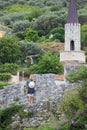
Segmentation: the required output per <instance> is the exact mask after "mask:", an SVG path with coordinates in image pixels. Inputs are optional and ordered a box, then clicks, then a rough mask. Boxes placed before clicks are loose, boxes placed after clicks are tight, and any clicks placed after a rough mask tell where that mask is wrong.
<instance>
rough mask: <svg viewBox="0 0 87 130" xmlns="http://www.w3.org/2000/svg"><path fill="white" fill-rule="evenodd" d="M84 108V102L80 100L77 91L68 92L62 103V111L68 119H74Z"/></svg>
mask: <svg viewBox="0 0 87 130" xmlns="http://www.w3.org/2000/svg"><path fill="white" fill-rule="evenodd" d="M83 108H84V106H83V102H82V100H81V99H79V94H78V91H77V89H72V90H68V92H67V93H66V94H65V96H64V98H63V99H62V102H61V103H60V110H61V111H62V112H63V113H64V114H65V115H66V117H68V118H71V117H73V116H74V115H75V114H76V113H77V112H78V111H80V110H82V109H83Z"/></svg>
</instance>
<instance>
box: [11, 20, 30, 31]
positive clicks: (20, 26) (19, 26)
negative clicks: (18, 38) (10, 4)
mask: <svg viewBox="0 0 87 130" xmlns="http://www.w3.org/2000/svg"><path fill="white" fill-rule="evenodd" d="M29 27H30V22H29V21H28V20H23V21H17V22H15V23H14V24H13V33H17V32H20V31H22V32H23V31H25V30H26V28H29Z"/></svg>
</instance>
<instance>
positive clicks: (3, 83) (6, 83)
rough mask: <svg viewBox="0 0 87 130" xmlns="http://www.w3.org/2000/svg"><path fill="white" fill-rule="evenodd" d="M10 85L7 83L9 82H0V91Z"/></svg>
mask: <svg viewBox="0 0 87 130" xmlns="http://www.w3.org/2000/svg"><path fill="white" fill-rule="evenodd" d="M10 84H11V83H9V82H0V89H2V88H3V87H4V86H8V85H10Z"/></svg>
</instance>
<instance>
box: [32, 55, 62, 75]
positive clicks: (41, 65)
mask: <svg viewBox="0 0 87 130" xmlns="http://www.w3.org/2000/svg"><path fill="white" fill-rule="evenodd" d="M30 69H31V71H32V72H33V70H34V73H43V74H45V73H55V74H61V73H63V66H62V65H61V64H60V62H59V57H58V54H56V53H46V54H44V55H43V56H42V57H41V58H40V60H39V62H38V64H37V65H34V66H32V67H31V68H30Z"/></svg>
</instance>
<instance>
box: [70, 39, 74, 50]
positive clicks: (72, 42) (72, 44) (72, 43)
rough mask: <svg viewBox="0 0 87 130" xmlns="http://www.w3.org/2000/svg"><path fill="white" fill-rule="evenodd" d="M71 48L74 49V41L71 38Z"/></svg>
mask: <svg viewBox="0 0 87 130" xmlns="http://www.w3.org/2000/svg"><path fill="white" fill-rule="evenodd" d="M70 50H71V51H73V50H74V41H73V40H71V42H70Z"/></svg>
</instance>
